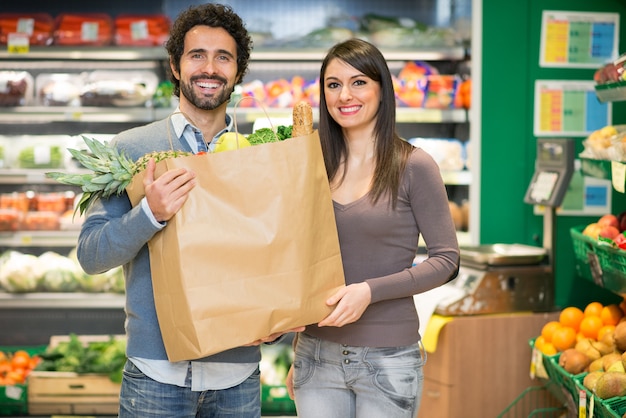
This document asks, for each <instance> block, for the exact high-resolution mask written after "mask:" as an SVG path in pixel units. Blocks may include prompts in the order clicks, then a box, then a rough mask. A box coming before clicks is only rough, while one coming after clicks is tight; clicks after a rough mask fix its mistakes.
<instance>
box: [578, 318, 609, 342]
mask: <svg viewBox="0 0 626 418" xmlns="http://www.w3.org/2000/svg"><path fill="white" fill-rule="evenodd" d="M603 325H604V324H603V323H602V318H600V317H599V316H594V315H590V316H585V317H584V318H583V320H582V321H581V322H580V332H582V334H583V335H584V336H585V337H587V338H592V339H594V340H595V339H596V338H598V332H599V331H600V328H602V326H603Z"/></svg>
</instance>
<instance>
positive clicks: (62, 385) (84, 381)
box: [28, 371, 120, 415]
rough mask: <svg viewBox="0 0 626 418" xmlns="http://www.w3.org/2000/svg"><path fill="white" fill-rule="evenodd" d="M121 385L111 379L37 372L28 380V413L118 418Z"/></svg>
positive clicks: (99, 376) (86, 375)
mask: <svg viewBox="0 0 626 418" xmlns="http://www.w3.org/2000/svg"><path fill="white" fill-rule="evenodd" d="M119 394H120V384H119V383H113V382H112V381H111V380H110V379H109V377H108V376H106V375H99V374H80V375H79V374H77V373H73V372H37V371H36V372H33V373H31V375H30V376H29V378H28V413H29V414H30V415H47V414H100V415H117V412H118V407H119Z"/></svg>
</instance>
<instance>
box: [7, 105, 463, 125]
mask: <svg viewBox="0 0 626 418" xmlns="http://www.w3.org/2000/svg"><path fill="white" fill-rule="evenodd" d="M172 111H173V109H172V108H156V109H155V108H150V107H126V108H125V107H85V106H82V107H81V106H74V107H71V106H20V107H9V108H5V109H2V111H1V112H0V123H12V124H19V123H24V124H26V123H28V124H33V123H50V122H76V123H78V122H106V123H115V122H118V123H119V122H152V121H154V120H159V119H163V118H165V117H167V115H169V114H170V113H171V112H172ZM232 111H233V109H232V108H229V113H231V114H232ZM266 112H267V113H266ZM291 112H292V109H291V108H266V109H265V110H263V109H262V108H237V115H238V116H240V115H242V116H243V118H244V121H246V122H249V123H253V122H254V121H255V120H257V119H267V117H268V116H269V117H270V118H291ZM318 113H319V112H318V111H317V109H314V112H313V117H314V121H315V122H317V120H318ZM396 115H397V118H396V119H397V122H398V123H466V122H468V112H467V110H465V109H425V108H418V107H399V108H397V109H396Z"/></svg>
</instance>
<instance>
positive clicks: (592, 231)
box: [582, 222, 602, 239]
mask: <svg viewBox="0 0 626 418" xmlns="http://www.w3.org/2000/svg"><path fill="white" fill-rule="evenodd" d="M601 228H602V227H601V226H600V225H598V224H597V223H596V222H593V223H590V224H589V225H587V226H586V227H585V229H583V232H582V233H583V235H585V236H588V237H589V238H593V239H598V235H600V229H601Z"/></svg>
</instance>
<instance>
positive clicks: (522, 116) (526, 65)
mask: <svg viewBox="0 0 626 418" xmlns="http://www.w3.org/2000/svg"><path fill="white" fill-rule="evenodd" d="M482 7H483V16H482V39H483V45H482V63H481V65H482V80H481V82H482V91H481V96H482V97H481V101H482V109H481V130H482V132H481V161H482V162H481V179H480V183H481V184H480V187H481V189H480V190H481V192H480V211H481V213H480V225H481V227H480V241H481V243H483V244H489V243H496V242H502V243H522V244H529V245H542V242H543V237H542V234H543V217H542V216H537V215H535V214H534V213H533V208H532V207H531V206H530V205H527V204H525V203H524V202H523V197H524V194H525V192H526V189H527V187H528V183H529V182H530V179H531V177H532V174H533V171H534V163H535V154H536V139H537V138H536V137H535V136H534V133H533V114H534V113H533V112H534V83H535V80H537V79H557V80H592V79H593V73H594V71H595V70H594V69H568V68H540V67H539V49H540V37H541V17H542V16H541V14H542V11H543V10H563V11H567V10H571V11H592V12H612V13H620V20H621V22H620V24H621V25H620V26H621V27H620V40H619V45H620V48H619V50H620V52H621V53H624V52H626V31H625V30H624V26H625V25H626V2H623V1H620V0H596V1H594V2H593V3H592V2H589V1H587V0H530V1H519V2H502V1H500V0H482ZM612 122H613V123H614V124H620V123H621V124H624V123H626V102H615V103H613V121H612ZM575 139H576V141H577V153H578V152H580V151H582V140H583V138H575ZM623 210H626V196H624V195H623V194H620V193H617V192H614V191H613V212H614V213H619V212H622V211H623ZM595 219H596V217H595V216H593V217H581V216H558V217H557V219H556V222H555V224H556V225H555V228H556V235H555V236H556V238H555V239H556V245H555V249H554V251H555V282H556V289H555V305H556V306H557V307H559V306H566V305H570V304H571V305H578V306H582V305H584V304H586V303H587V302H589V301H591V300H607V301H608V300H614V299H615V298H617V296H616V295H614V294H613V293H611V292H608V291H606V290H604V289H602V288H600V287H598V286H595V285H594V284H592V283H590V282H588V281H586V280H585V279H582V278H580V277H578V276H577V275H576V272H575V267H574V253H573V248H572V242H571V238H570V235H569V230H570V228H571V227H573V226H576V225H581V224H587V223H589V222H593V221H594V220H595ZM618 299H619V298H618Z"/></svg>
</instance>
